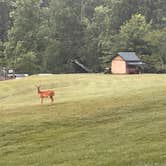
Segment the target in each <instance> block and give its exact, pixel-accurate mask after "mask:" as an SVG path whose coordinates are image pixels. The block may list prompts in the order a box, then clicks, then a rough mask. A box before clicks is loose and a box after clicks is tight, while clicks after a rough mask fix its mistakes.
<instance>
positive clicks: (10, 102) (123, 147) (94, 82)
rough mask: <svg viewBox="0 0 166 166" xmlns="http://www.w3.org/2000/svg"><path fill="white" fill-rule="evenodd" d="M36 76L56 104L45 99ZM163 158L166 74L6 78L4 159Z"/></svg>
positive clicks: (102, 162)
mask: <svg viewBox="0 0 166 166" xmlns="http://www.w3.org/2000/svg"><path fill="white" fill-rule="evenodd" d="M37 84H41V85H42V88H43V89H54V90H55V91H56V96H55V103H54V104H50V101H49V100H48V99H46V100H44V104H43V105H41V104H40V100H39V97H38V96H37V92H36V88H35V85H37ZM165 165H166V75H130V76H123V75H117V76H114V75H102V74H87V75H86V74H82V75H79V74H78V75H77V74H76V75H52V76H47V77H42V76H40V77H39V76H31V77H28V78H25V79H20V80H10V81H4V82H0V166H165Z"/></svg>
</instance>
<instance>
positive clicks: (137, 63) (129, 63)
mask: <svg viewBox="0 0 166 166" xmlns="http://www.w3.org/2000/svg"><path fill="white" fill-rule="evenodd" d="M127 64H128V65H133V66H140V65H144V64H145V63H143V62H141V61H139V62H127Z"/></svg>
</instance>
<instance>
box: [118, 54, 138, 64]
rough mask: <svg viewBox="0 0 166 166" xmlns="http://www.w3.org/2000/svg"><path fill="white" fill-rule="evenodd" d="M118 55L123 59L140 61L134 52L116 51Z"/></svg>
mask: <svg viewBox="0 0 166 166" xmlns="http://www.w3.org/2000/svg"><path fill="white" fill-rule="evenodd" d="M117 55H119V56H121V57H122V58H123V59H124V60H125V61H127V62H129V61H141V60H140V59H139V58H138V56H137V55H136V53H135V52H118V54H117Z"/></svg>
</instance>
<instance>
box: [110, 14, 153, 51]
mask: <svg viewBox="0 0 166 166" xmlns="http://www.w3.org/2000/svg"><path fill="white" fill-rule="evenodd" d="M150 29H151V24H150V23H147V21H146V19H145V17H144V16H142V15H141V14H135V15H133V16H132V18H131V19H130V20H129V21H127V22H126V23H125V24H124V25H122V26H121V29H120V32H119V34H117V35H115V36H114V40H113V43H114V44H113V46H114V47H113V52H117V51H134V52H137V53H139V54H144V53H146V52H147V43H146V42H145V40H144V36H145V35H146V34H147V33H148V32H149V31H150Z"/></svg>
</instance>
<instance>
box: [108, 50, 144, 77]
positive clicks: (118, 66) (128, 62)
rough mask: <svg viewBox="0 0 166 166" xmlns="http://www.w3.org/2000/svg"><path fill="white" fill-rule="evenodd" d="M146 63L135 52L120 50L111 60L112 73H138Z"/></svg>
mask: <svg viewBox="0 0 166 166" xmlns="http://www.w3.org/2000/svg"><path fill="white" fill-rule="evenodd" d="M143 64H144V63H143V62H142V61H141V60H140V59H139V58H138V56H137V55H136V53H135V52H119V53H117V54H116V56H114V57H113V59H112V62H111V72H112V74H138V73H141V66H142V65H143Z"/></svg>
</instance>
